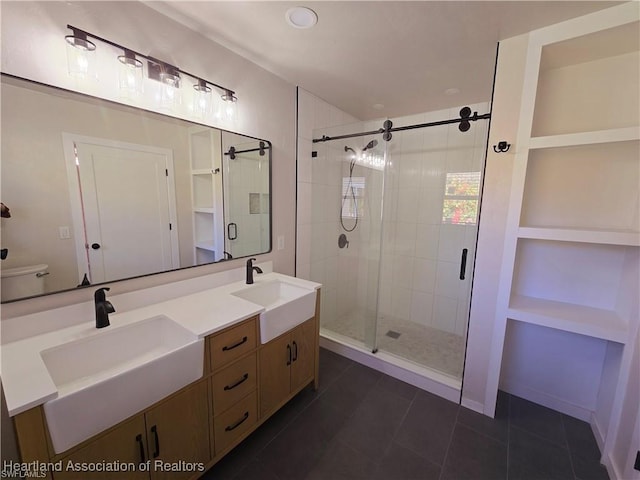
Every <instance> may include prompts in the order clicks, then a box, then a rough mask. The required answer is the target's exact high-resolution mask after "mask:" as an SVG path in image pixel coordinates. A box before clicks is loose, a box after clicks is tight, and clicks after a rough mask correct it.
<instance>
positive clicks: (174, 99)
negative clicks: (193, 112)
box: [159, 72, 181, 112]
mask: <svg viewBox="0 0 640 480" xmlns="http://www.w3.org/2000/svg"><path fill="white" fill-rule="evenodd" d="M160 81H161V84H160V99H159V100H160V108H161V109H163V110H168V111H170V112H172V111H173V110H175V109H176V108H177V106H178V105H180V103H181V98H180V77H179V76H178V75H175V74H173V73H164V72H163V73H161V74H160Z"/></svg>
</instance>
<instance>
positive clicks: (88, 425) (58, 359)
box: [40, 315, 204, 453]
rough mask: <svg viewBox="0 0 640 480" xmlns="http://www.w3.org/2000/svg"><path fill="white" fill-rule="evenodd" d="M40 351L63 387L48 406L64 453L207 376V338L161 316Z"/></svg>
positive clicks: (47, 413) (55, 439) (58, 449)
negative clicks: (204, 359) (205, 371)
mask: <svg viewBox="0 0 640 480" xmlns="http://www.w3.org/2000/svg"><path fill="white" fill-rule="evenodd" d="M40 355H41V357H42V360H43V362H44V364H45V366H46V368H47V370H48V372H49V375H50V376H51V379H52V380H53V382H54V384H55V385H56V387H57V388H58V397H57V398H55V399H53V400H50V401H48V402H46V403H45V404H44V411H45V416H46V419H47V425H48V426H49V432H50V434H51V440H52V442H53V447H54V450H55V451H56V453H61V452H64V451H65V450H67V449H68V448H70V447H72V446H74V445H77V444H78V443H80V442H82V441H84V440H86V439H88V438H89V437H91V436H93V435H95V434H97V433H99V432H101V431H103V430H105V429H107V428H109V427H111V426H113V425H115V424H116V423H118V422H120V421H122V420H124V419H126V418H128V417H130V416H131V415H134V414H136V413H137V412H140V411H141V410H144V409H145V408H146V407H148V406H150V405H152V404H154V403H155V402H157V401H159V400H161V399H163V398H164V397H166V396H167V395H170V394H171V393H173V392H175V391H177V390H179V389H180V388H182V387H184V386H186V385H188V384H189V383H191V382H193V381H195V380H197V379H198V378H200V377H202V373H203V372H202V369H203V358H204V341H203V340H202V339H198V337H197V336H196V335H195V334H193V333H191V332H190V331H188V330H186V329H185V328H184V327H182V326H180V325H179V324H177V323H175V322H174V321H173V320H171V319H170V318H168V317H166V316H163V315H159V316H156V317H151V318H148V319H144V320H141V321H139V322H135V323H132V324H129V325H125V326H122V327H116V326H111V327H107V328H105V329H103V330H100V331H99V332H97V333H96V334H94V335H92V336H90V337H86V338H82V339H79V340H75V341H72V342H68V343H65V344H63V345H59V346H56V347H53V348H50V349H47V350H44V351H42V352H41V353H40Z"/></svg>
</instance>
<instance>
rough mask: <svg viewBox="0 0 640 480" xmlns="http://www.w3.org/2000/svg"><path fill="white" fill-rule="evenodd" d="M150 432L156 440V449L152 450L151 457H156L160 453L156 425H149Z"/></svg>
mask: <svg viewBox="0 0 640 480" xmlns="http://www.w3.org/2000/svg"><path fill="white" fill-rule="evenodd" d="M151 433H153V436H154V439H155V442H156V451H155V452H153V458H158V455H160V439H159V438H158V427H156V426H155V425H154V426H153V427H151Z"/></svg>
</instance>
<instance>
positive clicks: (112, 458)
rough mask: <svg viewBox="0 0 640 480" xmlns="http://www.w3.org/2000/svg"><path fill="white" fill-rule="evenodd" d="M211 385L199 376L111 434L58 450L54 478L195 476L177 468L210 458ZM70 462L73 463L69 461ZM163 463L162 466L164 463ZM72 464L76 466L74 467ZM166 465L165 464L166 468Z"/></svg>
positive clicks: (110, 430) (176, 477) (162, 477)
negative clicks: (104, 468) (108, 466)
mask: <svg viewBox="0 0 640 480" xmlns="http://www.w3.org/2000/svg"><path fill="white" fill-rule="evenodd" d="M208 417H209V409H208V405H207V384H206V382H205V381H198V382H197V383H194V384H192V385H190V386H188V387H186V388H185V389H183V390H181V391H180V392H179V393H177V394H175V395H172V396H170V397H168V398H167V399H166V400H163V401H161V402H159V403H158V404H156V405H155V406H153V407H151V408H150V409H148V410H146V411H145V412H144V413H141V414H139V415H136V416H134V417H132V418H130V419H128V420H125V421H124V422H122V423H120V424H118V425H117V426H115V427H114V428H111V429H109V430H108V431H107V432H106V433H103V434H100V435H98V436H96V437H94V438H93V439H90V440H89V441H87V442H84V443H83V444H81V446H80V448H77V449H74V450H73V452H72V453H70V454H68V455H65V454H61V455H57V456H55V457H54V459H53V461H54V462H60V461H62V466H63V468H62V470H61V471H60V472H57V471H56V472H54V473H53V476H54V479H55V480H58V479H63V480H71V479H78V480H84V479H91V480H102V479H104V480H107V479H111V480H112V479H114V478H127V479H132V480H135V479H145V480H147V479H151V480H160V479H172V480H173V479H182V478H190V477H192V476H193V471H188V470H187V469H186V468H184V469H182V471H178V472H176V471H172V470H171V468H170V465H168V464H177V463H179V462H185V463H189V464H196V463H201V464H202V465H206V464H207V463H208V462H209V460H210V459H211V454H210V449H209V431H208ZM147 461H150V462H151V463H150V468H149V469H148V470H146V469H145V470H143V469H140V468H136V469H135V470H133V469H126V470H124V471H120V472H111V471H109V472H91V471H82V469H83V465H86V466H87V467H88V466H89V465H95V464H102V463H105V462H106V463H110V462H119V463H121V464H135V465H136V466H139V465H140V464H144V463H145V462H147ZM70 462H71V463H70ZM161 464H162V466H161ZM70 465H73V468H69V467H70ZM163 466H164V467H163Z"/></svg>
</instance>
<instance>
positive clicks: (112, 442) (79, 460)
mask: <svg viewBox="0 0 640 480" xmlns="http://www.w3.org/2000/svg"><path fill="white" fill-rule="evenodd" d="M144 435H145V424H144V415H136V416H135V417H133V418H132V419H130V420H127V421H125V422H124V423H121V424H119V425H118V426H117V427H115V428H113V429H111V430H110V431H109V432H108V433H105V434H104V435H100V436H99V437H98V438H97V439H95V440H92V441H90V442H89V443H87V444H86V445H84V446H83V447H81V448H80V449H79V450H76V451H75V452H73V453H72V454H70V455H68V456H66V457H63V458H61V459H60V460H61V461H62V465H63V468H62V470H61V471H60V472H57V471H56V472H54V473H53V475H54V478H55V479H56V480H59V479H63V480H84V479H91V480H111V479H122V480H129V479H131V480H148V479H149V472H146V471H144V472H143V471H140V469H136V470H135V471H131V470H128V471H123V472H85V471H82V465H90V464H97V463H102V462H116V461H117V462H121V463H123V464H124V463H127V464H128V463H134V464H135V465H138V464H139V463H140V462H141V461H142V453H144V455H145V457H146V456H147V439H146V437H145V436H144ZM60 460H57V461H58V462H59V461H60ZM69 462H71V463H73V464H74V467H73V469H71V468H69ZM76 466H77V467H76ZM76 468H77V470H78V471H75V469H76Z"/></svg>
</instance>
